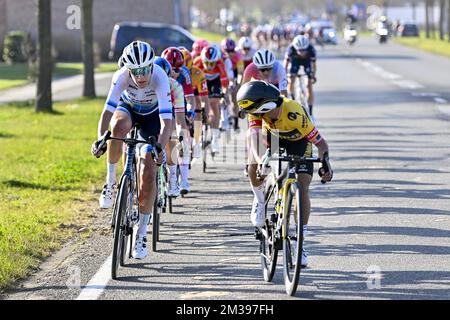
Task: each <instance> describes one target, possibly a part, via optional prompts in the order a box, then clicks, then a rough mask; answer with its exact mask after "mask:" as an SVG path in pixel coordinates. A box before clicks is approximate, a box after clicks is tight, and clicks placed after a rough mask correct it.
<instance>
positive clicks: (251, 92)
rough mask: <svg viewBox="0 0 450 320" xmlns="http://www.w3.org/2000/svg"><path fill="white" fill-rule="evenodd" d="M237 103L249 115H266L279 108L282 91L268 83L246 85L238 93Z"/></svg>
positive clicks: (248, 83) (258, 81)
mask: <svg viewBox="0 0 450 320" xmlns="http://www.w3.org/2000/svg"><path fill="white" fill-rule="evenodd" d="M236 98H237V103H238V105H239V107H240V108H241V109H242V111H244V112H247V113H255V114H256V113H266V112H269V111H271V110H273V109H275V108H276V107H278V101H279V100H280V90H278V88H277V87H275V86H274V85H273V84H270V83H268V82H266V81H261V80H255V81H250V82H247V83H245V84H244V85H243V86H242V87H241V88H240V89H239V91H238V93H237V96H236Z"/></svg>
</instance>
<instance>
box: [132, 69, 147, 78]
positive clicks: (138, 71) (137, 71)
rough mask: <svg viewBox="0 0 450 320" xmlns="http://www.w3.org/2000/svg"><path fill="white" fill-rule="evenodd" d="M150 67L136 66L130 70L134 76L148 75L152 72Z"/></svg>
mask: <svg viewBox="0 0 450 320" xmlns="http://www.w3.org/2000/svg"><path fill="white" fill-rule="evenodd" d="M150 69H151V68H150V67H143V68H136V69H130V72H131V74H132V75H133V76H136V77H137V76H146V75H148V74H149V73H150Z"/></svg>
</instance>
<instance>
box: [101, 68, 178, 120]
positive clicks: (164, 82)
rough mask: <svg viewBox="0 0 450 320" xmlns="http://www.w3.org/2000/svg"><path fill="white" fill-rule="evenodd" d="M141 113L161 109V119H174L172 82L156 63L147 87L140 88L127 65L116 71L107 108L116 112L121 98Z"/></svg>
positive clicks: (145, 113)
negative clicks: (171, 92)
mask: <svg viewBox="0 0 450 320" xmlns="http://www.w3.org/2000/svg"><path fill="white" fill-rule="evenodd" d="M121 98H122V100H123V101H124V102H125V103H127V104H128V105H130V106H131V108H132V110H133V111H134V112H136V113H138V114H140V115H148V114H151V113H154V112H156V111H158V110H159V115H160V118H161V119H172V110H173V105H172V98H171V94H170V82H169V78H168V77H167V74H166V73H165V72H164V70H163V69H162V68H161V67H160V66H158V65H156V64H154V65H153V73H152V76H151V77H150V79H149V82H148V85H147V86H146V87H145V88H142V89H141V88H138V86H137V85H136V84H135V83H134V81H133V79H132V78H131V75H130V73H129V71H128V69H127V68H126V67H122V68H121V69H119V70H117V71H116V73H114V76H113V79H112V83H111V88H110V89H109V93H108V98H107V99H106V103H105V109H106V110H108V111H110V112H114V111H115V110H116V108H117V106H118V104H119V102H120V99H121Z"/></svg>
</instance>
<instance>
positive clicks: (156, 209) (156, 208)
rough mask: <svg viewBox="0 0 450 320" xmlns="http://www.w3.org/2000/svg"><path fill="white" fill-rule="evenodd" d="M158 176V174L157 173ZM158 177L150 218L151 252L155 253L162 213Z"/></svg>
mask: <svg viewBox="0 0 450 320" xmlns="http://www.w3.org/2000/svg"><path fill="white" fill-rule="evenodd" d="M158 175H159V173H158ZM159 179H160V178H159V177H158V178H157V179H156V198H155V203H154V204H153V217H152V251H153V252H156V245H157V242H158V240H159V217H160V213H161V211H162V207H161V203H160V193H161V189H160V186H159Z"/></svg>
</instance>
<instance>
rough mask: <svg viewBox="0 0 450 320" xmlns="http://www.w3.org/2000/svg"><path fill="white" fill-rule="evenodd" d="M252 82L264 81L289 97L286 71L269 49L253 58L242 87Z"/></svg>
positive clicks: (246, 169) (248, 161)
mask: <svg viewBox="0 0 450 320" xmlns="http://www.w3.org/2000/svg"><path fill="white" fill-rule="evenodd" d="M251 80H264V81H267V82H269V83H271V84H273V85H274V86H276V87H277V88H278V89H279V90H280V91H281V94H282V95H284V96H285V97H287V95H288V94H287V83H288V82H287V79H286V71H285V70H284V67H283V65H282V64H281V63H280V62H278V61H277V60H276V59H275V55H274V54H273V52H272V51H270V50H268V49H260V50H258V51H257V52H256V53H255V55H254V56H253V62H252V63H250V64H249V65H248V67H247V68H245V71H244V76H243V77H242V83H241V86H242V85H243V84H245V83H247V82H249V81H251ZM249 139H250V137H248V136H247V139H246V142H247V150H250V149H249V148H250V140H249ZM249 163H250V157H249V158H248V159H247V165H246V166H245V170H244V173H245V175H247V174H248V164H249Z"/></svg>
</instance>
